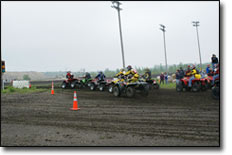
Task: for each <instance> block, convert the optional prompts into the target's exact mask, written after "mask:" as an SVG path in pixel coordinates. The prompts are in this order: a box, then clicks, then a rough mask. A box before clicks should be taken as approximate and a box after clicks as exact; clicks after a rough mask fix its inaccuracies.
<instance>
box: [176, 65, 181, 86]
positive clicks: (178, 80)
mask: <svg viewBox="0 0 232 155" xmlns="http://www.w3.org/2000/svg"><path fill="white" fill-rule="evenodd" d="M180 79H181V77H180V70H179V69H177V70H176V85H178V84H179V82H180Z"/></svg>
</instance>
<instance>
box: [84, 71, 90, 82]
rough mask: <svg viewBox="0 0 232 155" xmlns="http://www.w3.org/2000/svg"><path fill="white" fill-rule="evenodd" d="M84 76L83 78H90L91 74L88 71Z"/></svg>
mask: <svg viewBox="0 0 232 155" xmlns="http://www.w3.org/2000/svg"><path fill="white" fill-rule="evenodd" d="M84 78H85V80H89V79H91V75H90V74H89V73H88V72H86V73H85V76H84Z"/></svg>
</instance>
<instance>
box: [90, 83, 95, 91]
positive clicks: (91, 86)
mask: <svg viewBox="0 0 232 155" xmlns="http://www.w3.org/2000/svg"><path fill="white" fill-rule="evenodd" d="M90 90H92V91H93V90H95V84H94V83H91V84H90Z"/></svg>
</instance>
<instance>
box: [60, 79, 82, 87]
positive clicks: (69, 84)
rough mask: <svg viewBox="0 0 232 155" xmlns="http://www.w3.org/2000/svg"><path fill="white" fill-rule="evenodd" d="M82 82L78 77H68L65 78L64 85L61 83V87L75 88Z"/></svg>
mask: <svg viewBox="0 0 232 155" xmlns="http://www.w3.org/2000/svg"><path fill="white" fill-rule="evenodd" d="M78 83H80V82H79V80H78V79H74V78H72V79H67V80H64V81H63V83H62V85H61V88H63V89H66V88H72V89H74V88H75V87H76V86H77V84H78Z"/></svg>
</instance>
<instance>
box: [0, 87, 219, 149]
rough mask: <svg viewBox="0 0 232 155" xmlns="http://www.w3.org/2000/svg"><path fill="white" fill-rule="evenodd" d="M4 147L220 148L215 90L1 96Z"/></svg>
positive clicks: (68, 92)
mask: <svg viewBox="0 0 232 155" xmlns="http://www.w3.org/2000/svg"><path fill="white" fill-rule="evenodd" d="M1 95H2V96H1V145H2V146H219V101H217V100H213V99H212V98H211V91H210V90H208V91H206V92H199V93H192V92H182V93H177V92H176V91H175V90H168V89H160V90H153V91H151V92H150V94H149V96H148V97H141V96H139V95H137V96H136V97H135V98H133V99H131V98H126V97H120V98H117V97H114V96H113V95H112V94H110V93H108V92H99V91H89V90H78V91H77V98H78V105H79V107H80V108H81V109H80V110H79V111H71V110H70V108H71V107H72V104H73V90H61V89H55V95H50V91H46V92H40V93H29V94H17V93H13V94H1Z"/></svg>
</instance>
